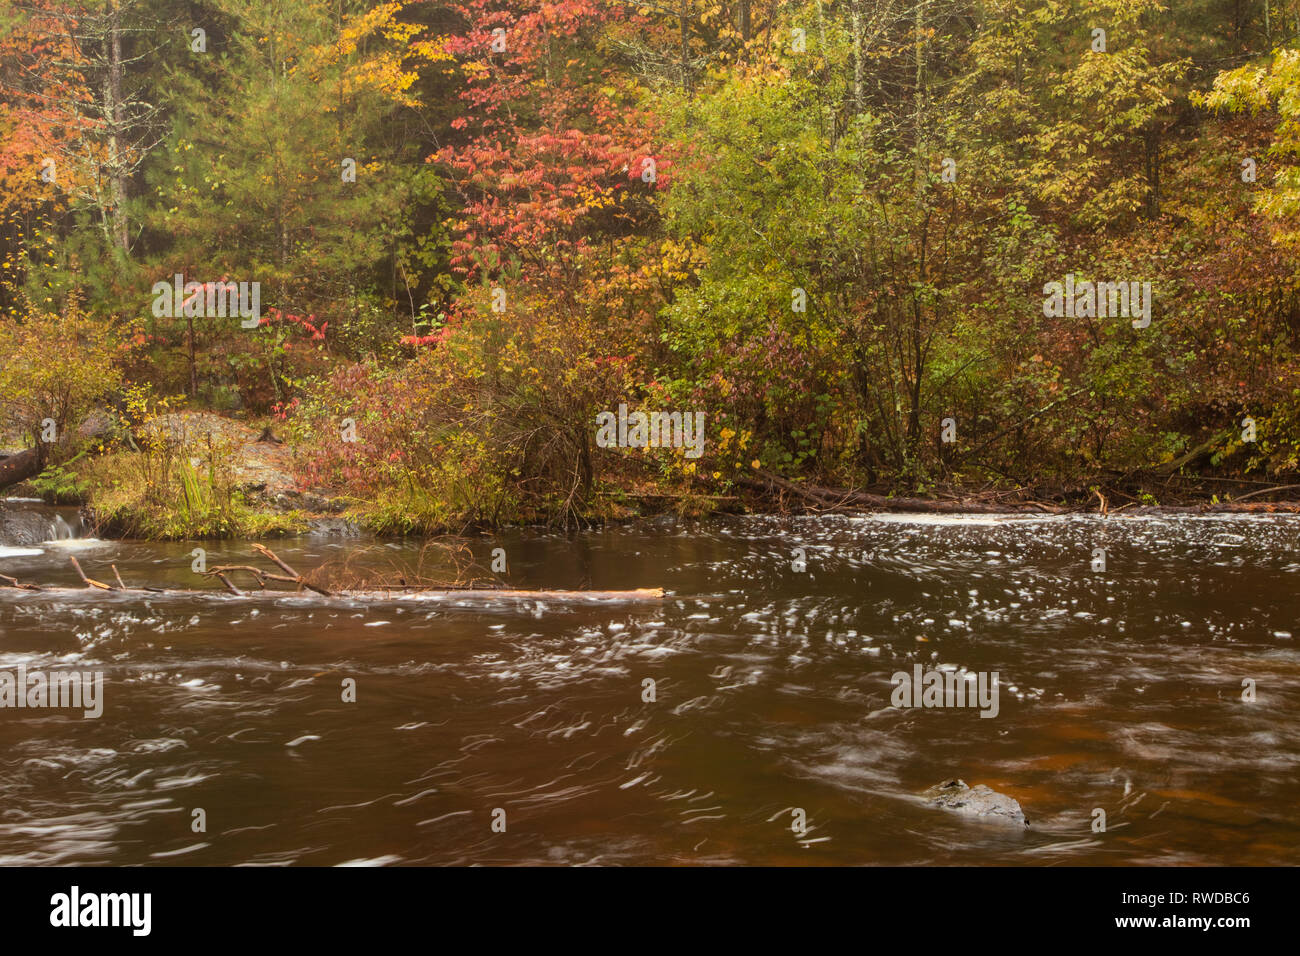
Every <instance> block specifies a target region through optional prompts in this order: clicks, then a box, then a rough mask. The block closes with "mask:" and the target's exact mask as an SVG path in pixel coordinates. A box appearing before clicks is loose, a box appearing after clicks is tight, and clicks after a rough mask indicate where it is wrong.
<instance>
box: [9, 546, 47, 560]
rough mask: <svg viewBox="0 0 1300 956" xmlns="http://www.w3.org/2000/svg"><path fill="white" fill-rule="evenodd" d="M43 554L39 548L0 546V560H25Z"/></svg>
mask: <svg viewBox="0 0 1300 956" xmlns="http://www.w3.org/2000/svg"><path fill="white" fill-rule="evenodd" d="M44 553H45V552H43V551H42V550H41V549H40V548H6V547H5V546H4V545H2V544H0V558H27V557H31V556H32V555H34V554H44Z"/></svg>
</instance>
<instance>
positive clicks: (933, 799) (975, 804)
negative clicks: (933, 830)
mask: <svg viewBox="0 0 1300 956" xmlns="http://www.w3.org/2000/svg"><path fill="white" fill-rule="evenodd" d="M921 798H922V799H923V800H925V801H926V803H927V804H929V805H930V806H932V807H942V808H943V809H945V810H955V811H956V812H957V813H963V814H966V815H967V816H972V817H980V818H982V819H989V820H994V821H997V822H1004V823H1015V824H1019V825H1020V826H1025V827H1027V826H1029V821H1028V820H1026V819H1025V813H1024V811H1023V810H1021V809H1020V804H1019V803H1017V802H1016V801H1015V800H1013V799H1012V798H1011V797H1008V796H1007V795H1005V794H1002V793H998V792H997V791H996V790H990V789H989V788H988V787H986V786H984V785H983V784H979V785H978V786H974V787H968V786H966V782H965V781H964V780H949V781H947V782H946V783H941V784H938V785H937V786H934V787H931V788H930V789H929V790H926V791H925V792H924V793H922V794H921Z"/></svg>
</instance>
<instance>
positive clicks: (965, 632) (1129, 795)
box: [0, 516, 1300, 864]
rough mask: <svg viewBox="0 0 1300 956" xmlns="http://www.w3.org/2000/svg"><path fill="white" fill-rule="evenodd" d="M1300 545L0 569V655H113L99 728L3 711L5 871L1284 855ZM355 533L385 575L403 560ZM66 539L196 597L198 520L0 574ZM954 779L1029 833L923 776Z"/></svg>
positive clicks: (527, 549)
mask: <svg viewBox="0 0 1300 956" xmlns="http://www.w3.org/2000/svg"><path fill="white" fill-rule="evenodd" d="M1298 532H1300V520H1298V519H1294V518H1284V517H1271V516H1266V517H1213V518H1193V517H1179V518H1162V519H1124V518H1121V517H1112V518H1110V519H1105V520H1102V519H1098V518H1093V517H1086V518H1085V517H1079V518H1057V517H1053V518H1044V519H1026V518H996V517H992V518H991V517H988V516H978V517H971V518H938V519H936V518H921V519H913V518H906V517H899V516H888V517H884V516H882V517H876V518H862V519H857V518H816V519H812V518H810V519H793V520H777V519H744V520H737V521H733V522H727V523H710V524H704V525H674V524H661V525H652V526H640V527H636V528H622V529H610V530H606V531H601V532H595V533H590V534H585V535H581V536H578V537H576V538H566V537H562V536H552V535H543V534H537V533H516V534H512V535H504V536H499V537H495V538H493V539H490V540H489V539H482V540H475V541H471V542H470V546H471V547H472V548H473V550H474V552H475V554H476V556H477V557H478V559H479V560H480V561H481V562H482V563H484V564H486V563H488V560H489V559H488V555H489V553H490V551H491V549H492V548H493V547H504V548H505V549H506V552H507V555H508V559H509V563H510V573H509V578H510V580H511V581H512V583H514V584H516V585H519V586H525V587H557V588H568V587H578V586H590V587H592V588H610V589H613V588H632V587H643V586H658V585H662V586H663V587H665V588H668V589H669V590H670V592H671V593H670V595H669V596H668V597H667V598H665V599H664V600H663V601H662V602H661V603H659V602H657V603H648V604H626V605H600V606H587V605H570V604H564V603H555V602H545V601H534V600H527V601H513V602H510V603H508V604H505V605H501V606H495V605H493V604H491V603H487V604H485V603H483V602H471V601H466V602H458V601H450V602H443V603H438V604H419V603H412V602H408V603H403V604H388V605H375V606H362V605H359V604H356V603H349V602H346V601H326V600H320V599H315V598H309V597H298V596H291V597H284V598H280V599H269V600H261V601H257V602H251V601H240V600H238V599H235V598H233V597H229V596H225V595H213V596H210V597H203V598H182V599H168V598H154V599H150V600H147V601H140V600H135V599H130V600H128V599H123V598H121V597H114V596H113V595H105V594H102V593H100V594H89V593H88V594H85V595H81V594H78V595H76V596H75V597H71V598H67V599H54V598H51V597H50V596H47V595H46V596H43V595H41V594H29V593H19V592H15V591H13V590H11V589H0V670H5V669H8V670H13V669H14V668H16V667H17V666H18V665H19V664H24V665H26V667H27V668H28V669H29V670H31V669H38V668H44V669H47V670H50V669H58V668H70V667H75V668H78V669H82V670H91V669H95V670H102V671H104V673H105V697H106V702H105V711H104V716H103V717H102V718H101V719H99V720H83V719H81V718H80V717H78V716H70V715H69V714H68V713H67V712H63V711H56V710H47V711H33V710H11V709H6V710H0V808H3V809H2V810H0V862H3V863H112V864H131V863H144V864H170V863H176V864H228V863H252V864H290V863H309V864H342V863H350V864H366V863H371V864H374V863H380V864H399V863H448V864H464V863H596V864H610V863H632V864H638V863H639V864H653V863H664V864H671V863H751V864H755V863H759V864H808V863H843V864H864V863H887V864H905V863H1022V864H1053V863H1073V864H1079V863H1084V864H1096V863H1100V864H1117V863H1148V864H1167V863H1228V864H1234V863H1240V864H1266V863H1273V864H1276V863H1294V862H1295V859H1296V848H1297V844H1298V843H1300V840H1298V839H1297V837H1298V835H1300V829H1298V828H1297V824H1298V822H1300V819H1298V817H1300V814H1298V812H1297V810H1296V808H1295V801H1294V799H1293V789H1294V784H1295V781H1296V779H1297V776H1298V775H1300V766H1298V765H1300V717H1298V714H1300V710H1298V708H1297V705H1298V704H1300V689H1297V677H1298V676H1300V655H1297V651H1296V646H1295V644H1296V642H1295V639H1294V636H1293V632H1294V631H1295V630H1296V628H1297V620H1296V619H1297V613H1296V612H1297V609H1298V607H1300V601H1298V600H1297V597H1296V590H1297V587H1296V586H1297V582H1298V581H1300V577H1297V572H1300V556H1298V552H1297V548H1296V545H1297V534H1298ZM3 543H4V539H0V544H3ZM362 544H363V545H368V546H369V547H370V548H371V549H372V551H371V553H370V554H369V556H368V557H367V558H366V560H367V561H369V562H371V563H373V564H374V565H376V566H381V567H391V566H392V565H393V564H394V562H397V563H401V562H402V561H409V562H412V563H413V562H414V561H415V560H416V556H417V554H418V551H419V546H418V545H416V544H405V543H397V542H379V543H376V542H362ZM68 545H72V546H74V547H76V548H78V551H77V553H78V555H79V558H80V560H81V561H82V563H83V565H84V566H86V567H87V570H88V571H90V569H92V568H94V569H107V568H108V565H109V563H110V562H112V563H115V564H116V565H117V567H118V569H119V570H120V571H121V573H122V575H123V577H124V578H126V579H127V580H128V581H129V582H144V581H147V582H149V583H151V584H158V585H161V584H169V585H173V586H182V587H193V586H198V585H199V582H198V581H197V580H196V579H195V577H194V576H193V575H192V574H191V572H190V570H189V567H190V561H191V558H190V556H189V552H190V549H191V548H193V547H194V544H193V543H190V544H174V545H143V544H138V543H121V542H98V541H93V540H89V541H88V540H86V539H77V538H73V539H65V542H64V544H63V545H62V546H61V547H59V546H51V545H49V544H41V545H39V546H37V547H35V548H31V547H25V548H23V550H24V551H28V552H29V551H33V550H34V551H36V552H37V553H35V554H30V553H24V554H14V553H12V552H2V553H0V573H5V574H18V575H20V576H21V577H23V578H24V579H37V580H40V581H43V582H47V583H54V582H59V583H64V584H68V585H79V583H80V582H79V580H78V579H77V578H76V575H75V572H73V571H72V569H71V568H70V567H69V565H68V560H67V555H68V552H67V547H68ZM357 546H358V545H357V542H356V541H355V540H353V541H348V542H346V543H344V542H340V541H338V540H337V539H336V540H334V541H330V540H328V539H312V538H302V539H297V540H292V541H288V542H282V543H280V544H277V545H275V549H276V551H277V552H278V553H280V554H281V555H282V556H283V557H284V558H285V559H286V560H287V561H289V563H290V564H293V565H295V566H297V567H300V568H308V567H311V566H314V565H316V564H319V563H321V562H323V561H327V560H338V559H339V558H340V556H341V555H342V554H343V553H344V552H345V551H347V550H351V549H352V548H355V547H357ZM205 547H207V548H208V549H209V556H208V561H209V563H210V564H211V563H219V562H223V563H246V562H247V561H248V560H249V559H250V558H251V557H252V552H251V549H250V548H249V547H248V546H247V545H246V544H242V543H232V544H217V543H208V544H206V545H205ZM1096 548H1101V549H1104V550H1105V557H1106V570H1105V571H1104V572H1100V571H1094V570H1092V567H1091V562H1092V559H1093V557H1094V549H1096ZM796 549H802V550H801V551H798V552H797V551H796ZM15 550H17V548H16V547H15ZM800 557H802V558H803V559H804V561H805V562H806V571H803V572H800V571H796V570H795V569H794V567H795V563H796V559H797V558H800ZM92 576H93V575H92ZM917 663H920V664H922V665H924V666H925V667H926V668H951V667H956V668H958V669H960V668H966V669H967V670H969V671H986V672H987V671H998V672H999V674H1000V678H1001V701H1000V708H999V713H998V716H997V717H996V718H993V719H981V718H980V716H979V713H978V712H977V711H974V710H970V709H910V710H900V709H895V708H892V707H891V706H890V705H889V701H890V693H891V691H892V689H893V686H892V684H891V683H890V676H891V675H892V674H893V673H894V672H896V671H899V670H906V671H911V669H912V667H913V665H914V664H917ZM647 678H650V679H653V681H654V696H655V700H654V701H653V702H648V701H647V700H645V699H644V697H645V695H646V694H647V692H646V690H645V687H646V685H645V684H644V683H643V682H644V681H645V680H646V679H647ZM347 679H352V680H355V682H356V701H355V703H346V702H344V701H343V699H342V697H343V687H344V682H345V681H346V680H347ZM1246 679H1249V680H1250V681H1253V682H1254V687H1255V688H1256V695H1257V699H1256V701H1255V702H1254V703H1248V702H1244V701H1243V700H1242V682H1243V680H1246ZM952 777H960V778H962V779H963V780H965V781H967V782H968V783H970V784H971V785H975V784H980V783H982V784H987V785H988V786H990V787H992V788H993V789H995V790H997V791H1000V792H1002V793H1006V794H1008V795H1010V796H1012V797H1015V798H1016V799H1017V800H1019V802H1020V804H1021V805H1022V806H1023V807H1024V810H1025V814H1026V816H1027V817H1028V818H1029V820H1030V821H1031V824H1032V825H1031V827H1030V828H1029V829H1027V830H1023V829H1019V830H1018V829H1016V828H1008V827H1005V826H995V825H990V824H988V823H983V822H979V821H972V820H968V819H965V818H963V817H960V816H958V815H956V814H952V813H948V812H945V811H942V810H936V809H932V808H930V807H927V806H925V805H924V803H923V802H922V801H920V800H919V799H917V798H916V796H915V795H916V794H917V793H919V792H920V791H922V790H924V789H926V788H927V787H929V786H931V785H933V784H936V783H938V782H940V781H942V780H946V779H949V778H952ZM199 808H201V809H202V810H203V811H204V813H205V814H206V823H207V826H206V832H198V833H196V832H194V830H193V829H192V823H193V820H194V814H193V811H194V810H196V809H199ZM497 808H500V809H502V810H504V811H505V820H506V831H505V832H504V833H501V832H494V831H493V829H492V822H493V811H494V810H496V809H497ZM1095 808H1101V809H1104V810H1105V811H1106V818H1107V831H1106V832H1105V833H1094V832H1092V829H1091V823H1092V821H1093V811H1094V809H1095ZM796 809H802V810H803V811H804V812H805V814H806V818H807V825H806V828H805V829H804V831H803V832H802V833H796V832H794V831H793V830H792V828H791V821H792V819H793V811H794V810H796Z"/></svg>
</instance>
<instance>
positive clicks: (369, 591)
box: [0, 545, 664, 602]
mask: <svg viewBox="0 0 1300 956" xmlns="http://www.w3.org/2000/svg"><path fill="white" fill-rule="evenodd" d="M254 548H255V549H256V550H258V551H259V552H260V553H262V554H265V555H266V556H267V557H268V558H270V559H271V560H272V561H274V562H275V563H276V565H277V566H278V567H280V568H281V569H282V570H287V571H288V572H289V575H285V574H271V573H270V572H267V571H263V570H262V569H261V568H256V567H253V566H252V565H222V566H221V567H217V568H212V569H211V570H209V571H206V572H204V573H205V574H206V575H208V576H211V577H215V578H217V579H218V580H220V581H221V583H222V584H223V585H224V586H225V587H224V590H217V589H215V588H209V589H201V590H199V589H193V588H159V587H148V586H146V587H138V588H133V587H127V586H126V585H125V584H124V583H123V582H122V576H121V575H120V574H117V568H116V567H114V568H113V573H114V574H115V575H116V576H117V582H118V585H119V587H113V586H111V585H108V584H104V583H103V582H101V581H96V580H95V579H93V578H91V577H89V576H87V574H86V572H85V571H84V570H82V567H81V564H80V562H78V561H77V559H76V558H75V557H73V556H72V555H69V556H68V560H69V561H70V562H71V564H72V566H73V568H74V569H76V572H77V574H78V575H79V576H80V577H81V580H82V581H84V582H85V584H86V586H85V587H84V588H73V587H61V586H57V585H36V584H24V583H21V582H19V581H18V579H17V578H12V577H9V576H8V575H4V574H0V590H6V589H8V590H14V591H37V592H40V594H41V595H42V596H43V597H70V596H79V597H85V596H86V595H88V594H98V593H99V592H100V591H108V592H111V593H112V594H115V595H116V594H130V595H140V596H145V597H151V598H153V597H183V598H189V597H219V598H222V599H224V600H232V599H233V600H259V599H266V598H272V599H278V598H285V597H298V598H303V599H310V598H308V596H307V595H304V594H303V593H302V588H304V587H305V588H308V589H309V590H311V591H314V592H315V593H316V594H317V595H318V596H319V597H320V598H324V599H331V600H332V599H338V600H343V601H401V602H406V601H429V600H438V601H446V600H454V601H458V602H459V601H464V600H467V599H468V600H471V601H472V600H482V601H489V602H490V601H502V600H529V601H565V602H575V601H576V602H583V601H599V602H612V601H619V602H621V601H657V600H660V599H661V598H663V596H664V589H663V588H634V589H631V590H627V591H557V590H538V591H531V590H523V589H511V588H503V587H500V586H497V585H488V586H485V587H478V586H471V585H448V586H445V587H444V586H438V585H418V584H396V585H392V586H389V585H385V584H378V585H372V586H370V587H366V588H353V589H346V590H344V589H339V590H334V591H330V590H328V589H326V588H323V587H320V586H318V585H312V584H311V583H309V582H308V581H306V580H305V579H304V578H303V576H302V575H301V574H298V572H296V571H294V570H293V569H292V568H290V567H289V565H287V564H286V563H285V562H283V561H281V560H280V559H279V558H278V557H276V555H275V554H274V553H273V552H272V551H271V549H270V548H267V547H265V546H263V545H254ZM233 571H245V572H248V573H250V574H252V575H253V576H254V577H256V578H257V581H258V583H259V584H260V585H261V586H262V589H261V590H260V591H255V592H247V591H241V590H239V589H238V588H237V587H235V586H234V585H233V584H232V583H231V582H230V579H229V577H228V575H229V574H230V573H231V572H233ZM290 575H292V576H290ZM266 581H278V582H280V583H283V584H295V585H298V588H297V589H296V590H292V591H289V590H282V589H274V588H267V587H266V584H265V582H266Z"/></svg>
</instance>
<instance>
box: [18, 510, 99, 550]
mask: <svg viewBox="0 0 1300 956" xmlns="http://www.w3.org/2000/svg"><path fill="white" fill-rule="evenodd" d="M62 511H67V512H68V514H69V517H70V518H71V523H69V520H68V518H65V517H64V515H63V513H62ZM62 511H61V510H59V509H55V508H51V507H48V506H47V505H43V504H40V503H36V502H32V503H29V502H25V501H24V502H17V501H0V546H7V547H11V548H30V547H32V546H34V545H40V544H44V543H46V542H49V541H67V540H69V539H72V538H80V537H83V536H84V535H85V527H84V525H83V524H82V521H81V516H80V515H77V514H75V512H72V511H71V509H62Z"/></svg>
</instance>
